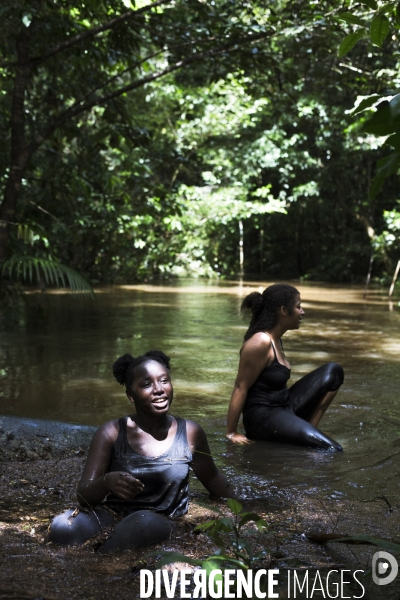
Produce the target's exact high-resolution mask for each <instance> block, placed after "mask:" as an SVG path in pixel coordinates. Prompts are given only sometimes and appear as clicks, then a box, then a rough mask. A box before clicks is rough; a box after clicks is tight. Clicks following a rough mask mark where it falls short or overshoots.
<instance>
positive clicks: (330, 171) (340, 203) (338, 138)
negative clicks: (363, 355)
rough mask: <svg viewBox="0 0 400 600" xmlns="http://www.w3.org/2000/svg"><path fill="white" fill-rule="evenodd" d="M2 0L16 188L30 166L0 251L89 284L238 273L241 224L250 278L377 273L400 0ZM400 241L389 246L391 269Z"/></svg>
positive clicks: (5, 110) (394, 195)
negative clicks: (50, 263) (131, 2)
mask: <svg viewBox="0 0 400 600" xmlns="http://www.w3.org/2000/svg"><path fill="white" fill-rule="evenodd" d="M2 9H4V10H3V12H2V19H3V20H4V27H2V29H1V31H0V52H1V54H2V59H0V93H1V95H2V103H1V108H0V132H1V135H2V139H3V140H4V143H3V144H2V145H1V146H0V165H1V168H0V191H1V193H3V194H4V198H5V197H6V195H7V190H9V183H10V174H11V171H12V170H11V168H10V165H11V163H12V162H13V161H14V162H15V160H14V158H15V156H16V155H18V160H17V161H16V162H17V163H18V164H17V165H16V166H17V167H18V168H17V170H18V169H19V166H18V165H21V164H22V163H23V169H22V170H23V176H22V179H21V182H20V188H19V192H18V199H17V200H16V203H15V207H14V209H15V210H14V212H13V213H12V214H11V213H9V212H7V210H8V209H7V210H6V208H5V207H7V202H6V201H4V202H3V205H2V207H1V210H3V212H2V213H1V214H0V219H3V221H4V222H6V223H7V227H8V231H9V236H8V240H7V248H6V254H5V255H4V256H3V258H1V257H0V260H6V259H8V260H10V259H11V260H12V257H13V256H14V257H21V256H30V257H31V260H32V261H34V260H36V261H39V262H37V265H39V264H41V263H40V261H42V260H44V257H46V260H47V257H48V256H52V257H54V261H55V262H54V264H63V265H68V267H69V268H71V269H73V270H74V271H75V272H78V273H81V274H82V275H83V276H85V277H86V278H87V279H88V280H90V281H91V282H92V283H113V282H115V283H118V282H127V283H129V282H132V281H138V280H140V281H143V280H148V279H149V278H152V277H160V276H161V277H168V276H170V275H171V274H181V273H188V272H189V273H191V274H203V275H207V276H213V275H218V276H224V277H227V276H234V275H236V274H237V273H238V272H239V256H240V254H239V242H240V236H241V231H242V232H243V241H244V270H245V272H246V273H247V274H249V275H251V276H253V275H254V276H255V277H258V278H263V279H264V278H266V277H268V278H279V279H282V278H287V277H291V278H292V277H304V278H308V279H313V278H318V279H324V280H332V281H349V280H357V279H360V278H362V277H364V276H365V273H366V271H367V268H368V262H369V257H370V253H371V245H372V244H373V240H371V237H370V236H369V232H370V231H371V228H372V229H373V231H374V236H375V237H374V239H375V241H376V240H377V239H378V238H379V239H382V240H384V239H386V238H381V237H380V236H382V235H383V232H385V231H387V227H386V221H385V217H384V214H385V212H390V211H392V210H395V209H396V202H397V199H398V192H397V189H396V185H395V182H394V177H393V175H391V174H394V173H395V172H396V170H397V163H396V160H397V158H396V157H397V155H396V153H398V152H399V151H400V143H399V140H398V134H399V133H400V132H399V131H398V115H397V100H396V96H397V95H398V92H399V87H400V82H399V80H398V62H397V54H396V52H397V48H398V41H397V35H398V26H399V19H398V9H397V7H396V4H395V3H394V2H389V3H387V4H383V3H382V2H378V3H376V2H374V1H373V0H370V1H369V2H364V3H358V4H351V3H350V2H349V1H348V0H346V1H345V2H344V3H343V4H341V5H340V6H339V5H338V3H336V2H328V4H321V3H309V2H306V1H305V0H300V1H299V2H296V3H294V4H293V3H291V4H287V3H286V2H284V1H282V2H281V1H279V2H276V3H274V5H273V6H272V5H271V6H269V5H266V4H265V3H264V4H262V3H261V4H260V2H259V0H251V1H250V2H248V3H239V2H236V3H235V2H230V1H228V0H217V1H216V2H215V3H214V4H213V3H209V2H200V1H197V0H178V1H177V2H172V1H171V0H159V1H158V2H156V3H155V4H153V5H152V6H150V5H145V4H144V3H140V4H137V5H135V7H134V9H132V8H127V5H126V3H124V2H122V1H121V0H112V1H111V2H108V3H106V4H104V3H95V2H89V3H86V4H82V3H78V2H76V0H66V1H65V2H63V3H39V4H34V5H32V3H30V2H27V1H26V0H18V1H17V2H11V0H6V4H5V6H4V7H2ZM387 23H389V27H390V29H389V32H388V33H387V32H386V29H387ZM385 32H386V35H385ZM343 38H345V40H344V41H343V42H342V45H341V50H340V52H339V54H340V58H339V59H338V58H337V48H338V46H339V45H340V40H341V39H343ZM22 42H24V43H26V44H27V54H28V58H27V59H26V60H27V62H26V64H25V67H26V69H25V70H24V69H22V70H19V67H18V65H19V64H21V63H20V62H18V61H19V60H20V58H21V44H22V46H23V43H22ZM18 56H19V57H20V58H18ZM21 60H22V59H21ZM17 74H19V76H21V77H22V76H23V77H25V78H26V79H25V91H24V95H23V101H22V100H21V102H22V104H23V111H22V116H23V119H22V121H23V123H22V125H21V122H20V121H18V120H17V121H16V120H15V119H14V118H13V115H14V117H15V110H14V109H15V102H14V101H13V98H14V97H15V95H14V92H15V90H16V87H15V82H16V76H17ZM21 85H22V83H21ZM373 92H375V93H373ZM357 96H358V97H359V101H358V102H356V108H354V110H353V111H352V110H351V107H352V106H353V105H354V100H355V98H356V97H357ZM346 109H347V112H345V111H346ZM19 116H20V117H21V113H19ZM381 117H382V119H381ZM379 128H381V129H379ZM382 128H383V129H382ZM378 130H379V131H383V130H384V131H387V132H388V133H385V134H384V135H389V136H390V137H389V138H388V139H387V140H386V142H387V143H386V145H382V144H381V140H379V137H380V136H381V135H383V134H382V133H377V132H378ZM377 137H378V139H377ZM13 140H14V142H15V140H20V147H19V146H18V144H17V145H16V146H15V143H14V142H13ZM13 144H14V145H13ZM391 148H393V150H394V151H393V153H392V154H389V152H390V149H391ZM387 154H389V156H388V157H387V156H386V155H387ZM390 157H391V158H390ZM18 161H19V162H18ZM24 161H25V162H24ZM375 163H377V164H378V170H377V172H376V178H375V180H374V182H373V186H372V188H371V190H372V193H371V195H370V197H368V189H369V188H370V184H371V179H372V172H373V164H375ZM13 172H15V169H14V171H13ZM383 185H385V194H380V195H379V197H378V196H377V193H378V191H379V189H380V188H381V187H382V186H383ZM376 198H377V199H376ZM3 213H4V214H3ZM6 213H7V214H6ZM0 233H1V231H0ZM382 243H384V242H382ZM0 250H1V236H0ZM397 253H398V249H397V246H396V245H395V244H392V245H388V246H387V247H386V248H385V252H384V251H382V252H380V253H379V257H380V258H379V260H378V259H377V260H376V261H375V263H374V264H375V267H374V268H375V269H376V275H377V276H379V277H381V276H384V275H386V274H387V273H389V272H390V269H391V264H393V261H394V260H396V258H397ZM16 265H17V263H15V266H13V272H14V273H16V272H17V266H16ZM33 265H34V262H32V269H33V270H32V273H35V274H36V270H35V267H34V266H33ZM38 268H39V270H40V273H41V277H42V279H43V280H44V279H45V277H46V274H45V271H44V270H43V268H42V267H38ZM7 272H8V271H7ZM20 273H21V275H22V273H23V270H22V267H21V269H20ZM49 273H50V272H49ZM26 274H27V276H28V277H29V269H28V270H27V271H26ZM65 277H66V275H65ZM54 281H58V282H59V283H62V279H61V278H60V277H58V278H57V279H54ZM65 282H66V283H67V278H66V279H65Z"/></svg>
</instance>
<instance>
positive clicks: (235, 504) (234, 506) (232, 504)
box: [227, 498, 243, 515]
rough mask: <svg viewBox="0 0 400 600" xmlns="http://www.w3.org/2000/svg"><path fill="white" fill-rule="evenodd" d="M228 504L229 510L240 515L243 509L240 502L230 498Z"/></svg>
mask: <svg viewBox="0 0 400 600" xmlns="http://www.w3.org/2000/svg"><path fill="white" fill-rule="evenodd" d="M227 502H228V506H229V508H230V509H231V511H232V512H233V513H235V515H238V514H239V513H240V511H241V510H242V508H243V506H242V505H241V504H240V502H239V501H238V500H235V499H234V498H228V500H227Z"/></svg>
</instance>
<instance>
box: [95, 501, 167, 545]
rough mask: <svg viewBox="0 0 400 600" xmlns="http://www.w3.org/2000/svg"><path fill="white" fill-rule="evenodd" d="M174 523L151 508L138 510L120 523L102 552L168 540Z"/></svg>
mask: <svg viewBox="0 0 400 600" xmlns="http://www.w3.org/2000/svg"><path fill="white" fill-rule="evenodd" d="M172 529H173V523H172V521H170V520H169V519H167V518H166V517H164V516H163V515H159V514H157V513H155V512H152V511H150V510H138V511H137V512H134V513H132V514H130V515H128V516H127V517H125V518H124V519H122V521H120V522H119V523H118V525H117V526H116V527H115V529H114V531H113V533H112V535H111V537H110V538H109V539H108V540H107V541H106V542H105V543H104V545H103V547H102V548H101V550H100V552H103V553H107V552H115V551H123V550H132V549H138V548H145V547H146V546H151V545H153V544H159V543H160V542H163V541H165V540H167V539H168V538H169V537H170V535H171V532H172Z"/></svg>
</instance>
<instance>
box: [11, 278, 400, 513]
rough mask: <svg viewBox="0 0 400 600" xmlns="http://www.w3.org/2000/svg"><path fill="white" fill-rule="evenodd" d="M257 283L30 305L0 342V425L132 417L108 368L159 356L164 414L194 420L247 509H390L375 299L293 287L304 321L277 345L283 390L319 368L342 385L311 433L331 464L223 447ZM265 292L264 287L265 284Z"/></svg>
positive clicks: (382, 325) (386, 371)
mask: <svg viewBox="0 0 400 600" xmlns="http://www.w3.org/2000/svg"><path fill="white" fill-rule="evenodd" d="M259 285H260V284H259V283H252V282H244V283H239V282H223V283H220V284H216V283H215V282H212V283H208V282H205V283H198V282H193V281H191V282H190V281H186V282H185V281H180V282H176V283H175V284H174V285H170V286H151V285H137V286H119V287H112V288H101V289H99V290H97V293H96V298H95V300H94V301H93V300H89V299H84V298H73V297H72V296H71V295H69V294H65V293H51V294H46V295H39V294H32V295H28V296H26V298H25V307H24V310H23V313H22V315H21V321H20V323H19V325H18V326H16V327H15V328H13V329H9V330H8V331H5V332H2V334H1V341H0V413H1V414H4V415H14V416H24V417H35V418H45V419H55V420H59V421H67V422H71V423H79V424H88V425H98V424H100V423H102V422H104V421H106V420H108V419H113V418H116V417H119V416H121V415H124V414H128V413H129V412H130V408H131V407H130V404H129V403H128V401H127V399H126V397H125V394H124V390H123V388H122V387H120V386H119V385H118V384H117V383H116V381H115V380H114V378H113V376H112V372H111V365H112V363H113V361H114V360H115V359H116V358H117V357H118V356H120V355H121V354H124V353H125V352H130V353H132V354H133V355H136V354H140V353H143V352H145V351H146V350H149V349H161V350H163V351H164V352H165V353H167V354H168V355H170V356H171V358H172V377H173V383H174V388H175V398H174V405H173V411H172V412H175V413H176V414H179V415H181V416H182V417H186V418H192V419H194V420H196V421H198V422H199V423H200V424H201V425H202V426H203V427H204V429H205V430H206V432H207V434H208V437H209V441H210V445H211V447H212V451H213V454H214V455H215V457H216V458H217V460H218V463H219V465H220V466H221V467H222V468H223V469H224V471H225V472H227V473H228V474H230V475H232V476H234V477H235V478H236V480H237V481H239V482H240V483H241V487H242V489H243V490H244V493H245V494H247V496H248V497H258V496H261V495H265V494H266V493H268V492H273V491H276V490H280V491H285V490H295V489H299V490H303V491H304V492H307V493H313V491H314V490H315V491H317V490H318V491H319V492H321V491H322V492H323V493H325V494H326V495H327V496H329V497H331V498H338V499H339V498H349V499H351V498H357V499H358V500H371V499H373V498H376V497H378V496H380V497H381V496H385V497H386V498H387V499H388V500H389V501H390V502H391V503H392V504H393V503H396V501H397V503H398V498H399V486H400V478H399V471H400V460H399V459H400V368H399V366H400V365H399V361H400V308H399V306H398V304H397V301H395V302H393V303H390V302H388V300H387V296H386V295H385V292H384V291H382V292H378V291H372V292H371V293H369V295H368V297H367V299H364V298H363V290H362V289H361V288H340V287H337V286H321V285H318V286H317V285H313V284H307V285H300V286H299V285H298V286H297V287H298V288H299V290H300V292H301V296H302V300H303V308H304V310H305V312H306V316H305V319H304V320H303V322H302V325H301V329H300V330H298V331H292V332H287V334H286V335H285V353H286V356H287V357H288V359H289V360H290V362H291V365H292V379H291V381H292V382H294V381H295V380H296V379H297V378H298V377H301V376H302V375H303V374H305V373H307V372H309V371H310V370H311V369H313V368H316V367H318V366H319V365H321V364H323V363H325V362H327V361H336V362H339V363H341V364H342V365H343V367H344V369H345V383H344V385H343V387H342V389H341V390H340V392H339V394H338V396H337V397H336V398H335V401H334V403H333V405H332V406H331V407H330V409H329V411H328V413H327V414H326V415H325V417H324V418H323V420H322V421H321V423H320V426H321V429H322V430H323V431H326V432H327V433H329V434H330V435H331V436H332V437H333V438H335V439H336V440H338V441H339V442H340V444H341V445H342V446H343V448H344V452H343V453H331V452H324V451H320V450H311V449H308V448H300V447H297V446H291V445H287V444H278V443H267V442H265V443H257V444H254V445H252V446H246V447H243V446H234V445H232V444H231V443H229V442H227V441H226V440H225V437H224V429H225V415H226V409H227V405H228V401H229V397H230V393H231V390H232V386H233V382H234V378H235V374H236V369H237V364H238V352H239V348H240V346H241V342H242V338H243V334H244V332H245V330H246V327H247V322H246V320H244V319H243V317H241V316H240V314H239V307H240V304H241V301H242V299H243V297H244V296H245V295H246V294H247V293H249V292H250V291H253V290H257V289H259ZM264 285H267V284H264Z"/></svg>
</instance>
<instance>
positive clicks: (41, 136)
mask: <svg viewBox="0 0 400 600" xmlns="http://www.w3.org/2000/svg"><path fill="white" fill-rule="evenodd" d="M269 35H273V34H269V33H267V32H263V33H260V34H258V35H254V36H251V37H250V38H246V39H245V40H242V41H235V42H234V43H231V44H225V45H224V46H220V47H219V48H214V49H212V50H206V51H204V52H199V53H198V54H195V55H192V56H189V57H188V58H185V59H183V60H180V61H178V62H176V63H174V64H173V65H169V66H168V67H166V68H165V69H162V70H161V71H156V72H155V73H152V74H151V75H147V76H146V77H143V78H142V79H138V80H136V81H133V82H132V83H129V84H127V85H125V86H123V87H121V88H118V89H117V90H114V91H112V92H109V93H108V94H104V95H103V96H97V97H95V98H92V99H87V100H86V101H85V102H83V101H82V99H81V100H78V101H77V102H75V103H74V104H73V105H72V106H70V107H69V108H68V109H67V110H65V111H64V112H63V113H62V114H61V115H60V116H59V117H58V118H57V119H56V120H55V121H53V122H52V123H49V124H48V125H47V126H46V127H45V128H44V129H43V130H42V131H41V132H40V133H38V134H37V135H36V136H35V138H34V139H33V140H32V142H31V143H30V144H29V145H28V146H27V147H26V153H27V156H28V157H29V156H32V154H33V153H34V152H35V151H36V150H37V148H38V147H39V146H41V144H43V142H44V141H45V140H46V139H47V138H48V137H49V136H50V135H51V134H52V133H53V132H54V131H55V130H56V129H57V128H58V127H59V126H60V125H61V124H62V123H63V122H64V121H66V120H67V119H71V118H73V117H76V116H77V115H79V114H81V113H83V112H86V111H88V110H90V109H91V108H93V107H94V106H101V105H102V104H107V102H110V101H111V100H114V98H118V97H119V96H122V95H123V94H126V93H128V92H131V91H132V90H135V89H138V88H140V87H143V86H144V85H146V84H148V83H152V82H153V81H156V80H157V79H160V78H161V77H164V76H165V75H168V74H170V73H173V72H175V71H178V70H179V69H182V68H184V67H186V66H188V65H189V64H192V63H194V62H199V61H200V60H203V59H204V58H210V57H212V56H218V55H220V54H224V53H225V52H231V51H232V50H236V49H239V47H240V46H243V45H245V44H252V43H253V42H257V41H260V40H262V39H265V38H266V37H268V36H269ZM86 97H87V95H85V97H84V98H86Z"/></svg>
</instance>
